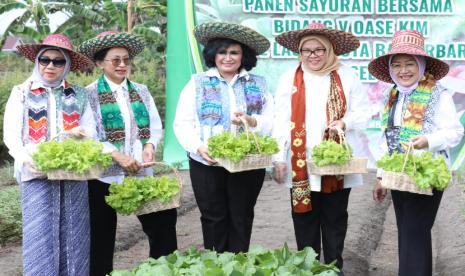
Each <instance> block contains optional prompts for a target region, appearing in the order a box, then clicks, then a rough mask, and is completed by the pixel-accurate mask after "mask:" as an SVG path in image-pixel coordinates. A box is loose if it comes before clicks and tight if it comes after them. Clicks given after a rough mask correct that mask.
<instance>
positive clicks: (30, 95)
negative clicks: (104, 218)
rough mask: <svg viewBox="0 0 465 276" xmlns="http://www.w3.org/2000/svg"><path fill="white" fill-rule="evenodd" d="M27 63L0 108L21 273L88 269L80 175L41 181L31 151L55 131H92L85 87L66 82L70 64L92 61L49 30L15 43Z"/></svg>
mask: <svg viewBox="0 0 465 276" xmlns="http://www.w3.org/2000/svg"><path fill="white" fill-rule="evenodd" d="M18 51H19V54H21V55H22V56H24V57H26V58H27V59H29V60H31V61H33V62H34V69H33V71H32V75H31V76H30V77H29V78H28V79H27V80H26V81H25V82H24V83H22V84H20V85H17V86H15V87H14V88H13V90H12V92H11V95H10V98H9V99H8V102H7V104H6V107H5V118H4V142H5V145H6V146H7V147H8V149H9V153H10V155H11V156H12V157H13V158H14V160H15V163H14V167H15V177H16V179H17V181H18V183H20V185H21V205H22V217H23V221H22V222H23V274H24V275H87V274H88V271H89V265H88V264H89V244H90V236H89V235H90V234H89V215H88V212H89V206H88V195H87V182H86V181H68V180H48V179H47V178H46V176H45V175H44V174H42V173H41V172H40V171H38V170H37V168H36V167H35V165H34V163H33V161H32V158H31V155H32V153H33V152H34V151H35V149H36V147H37V145H38V144H40V143H42V142H45V141H49V140H51V139H53V137H57V135H58V139H61V138H62V137H63V135H59V134H62V133H67V134H69V135H71V136H74V137H77V138H79V137H81V136H83V134H86V135H87V136H95V135H96V131H95V121H94V119H93V117H92V111H91V109H90V106H89V102H88V100H87V93H86V91H85V89H83V88H81V87H78V86H75V85H72V84H70V83H68V82H67V81H66V80H65V78H66V76H67V75H68V73H69V72H70V71H76V70H85V69H87V68H89V67H91V65H92V62H91V61H90V60H89V59H88V58H86V57H85V56H83V55H81V54H79V53H77V52H74V51H73V45H72V44H71V41H70V40H69V38H67V37H66V36H63V35H59V34H55V35H50V36H48V37H46V38H45V39H44V41H43V43H41V44H27V45H21V46H18Z"/></svg>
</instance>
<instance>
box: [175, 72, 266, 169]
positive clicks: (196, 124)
mask: <svg viewBox="0 0 465 276" xmlns="http://www.w3.org/2000/svg"><path fill="white" fill-rule="evenodd" d="M206 74H207V76H215V77H217V78H218V79H219V80H220V81H221V82H224V83H226V84H227V87H228V95H229V104H230V113H231V114H230V118H233V114H234V112H236V111H244V110H241V108H240V107H237V106H236V97H235V94H234V90H233V85H234V83H235V82H236V81H237V80H238V79H239V78H240V77H245V78H248V77H249V74H248V72H247V71H246V70H244V69H243V70H241V72H240V73H239V74H237V75H236V76H234V78H233V79H232V80H231V82H229V83H228V82H227V81H226V80H225V79H224V78H223V77H221V76H220V74H219V72H218V70H217V69H216V68H211V69H210V70H208V71H207V72H206ZM195 85H196V84H195V78H194V76H193V77H192V78H191V79H190V81H189V82H188V83H187V84H186V86H185V87H184V89H183V90H182V92H181V95H180V96H179V101H178V106H177V108H176V116H175V118H174V124H173V129H174V133H175V135H176V138H177V139H178V141H179V143H180V144H181V146H182V147H183V148H184V149H185V150H186V151H187V152H188V153H189V155H190V157H191V158H193V159H194V160H196V161H198V162H201V163H203V164H205V165H208V163H207V162H206V161H205V160H204V159H203V158H202V157H201V156H200V155H199V154H198V153H197V150H198V148H199V147H200V146H202V145H205V146H207V141H208V136H209V135H208V133H209V132H207V131H204V130H203V129H202V128H201V125H200V121H199V118H198V116H197V109H196V87H195ZM273 108H274V104H273V98H272V97H271V96H270V95H269V94H268V93H265V104H264V106H263V109H262V113H261V114H253V115H252V117H254V118H255V119H256V120H257V125H256V126H255V127H254V128H250V130H251V131H257V132H260V133H261V134H267V135H269V134H270V133H271V129H272V127H273V122H272V117H273ZM202 131H204V135H203V138H204V139H203V140H202V135H201V132H202ZM221 131H226V130H223V129H222V127H221V126H215V127H214V128H213V131H212V133H213V134H217V133H219V132H221ZM205 134H206V135H205Z"/></svg>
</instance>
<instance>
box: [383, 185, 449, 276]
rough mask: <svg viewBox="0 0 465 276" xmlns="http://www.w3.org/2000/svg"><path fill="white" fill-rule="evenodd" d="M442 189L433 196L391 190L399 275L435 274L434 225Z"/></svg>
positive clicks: (434, 192) (428, 275)
mask: <svg viewBox="0 0 465 276" xmlns="http://www.w3.org/2000/svg"><path fill="white" fill-rule="evenodd" d="M442 194H443V192H441V191H437V190H433V196H428V195H420V194H414V193H408V192H401V191H391V195H392V202H393V204H394V211H395V214H396V221H397V231H398V233H397V234H398V239H399V240H398V244H399V276H410V275H415V276H430V275H432V274H433V253H432V246H431V228H432V227H433V224H434V220H435V219H436V214H437V212H438V209H439V204H440V203H441V198H442Z"/></svg>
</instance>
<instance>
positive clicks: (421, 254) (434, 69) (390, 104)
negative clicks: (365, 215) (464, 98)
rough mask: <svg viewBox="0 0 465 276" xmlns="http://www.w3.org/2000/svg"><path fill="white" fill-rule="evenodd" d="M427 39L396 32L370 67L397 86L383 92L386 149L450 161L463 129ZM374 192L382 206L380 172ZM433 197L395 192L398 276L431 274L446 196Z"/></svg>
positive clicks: (443, 68) (435, 194)
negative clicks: (439, 216)
mask: <svg viewBox="0 0 465 276" xmlns="http://www.w3.org/2000/svg"><path fill="white" fill-rule="evenodd" d="M423 47H424V38H423V35H422V34H421V33H419V32H417V31H413V30H403V31H398V32H396V33H395V34H394V37H393V39H392V49H391V51H390V52H389V53H388V54H386V55H383V56H380V57H378V58H376V59H374V60H372V61H371V62H370V64H369V66H368V70H369V71H370V73H371V74H372V75H373V76H375V77H376V78H377V79H379V80H382V81H384V82H388V83H393V85H392V86H391V87H389V89H387V90H386V93H385V96H386V97H385V99H386V101H385V105H384V110H383V111H382V117H381V125H382V128H383V134H384V136H385V138H386V145H387V151H388V152H389V153H393V152H405V150H406V149H405V144H408V143H412V144H413V147H414V148H415V149H418V150H426V151H430V152H433V153H434V154H435V155H440V154H441V155H443V156H444V157H445V158H446V162H447V163H448V164H450V161H449V157H448V156H449V153H448V151H449V149H450V148H452V147H454V146H456V145H457V144H458V143H459V142H460V140H461V138H462V136H463V127H462V125H461V124H460V121H459V116H458V114H457V112H456V110H455V106H454V102H453V101H452V96H451V94H450V93H448V92H447V90H446V89H445V88H444V87H442V86H441V85H440V84H439V83H438V82H437V80H439V79H441V78H443V77H444V76H445V75H446V74H447V72H448V71H449V66H448V65H447V64H446V63H445V62H443V61H441V60H439V59H436V58H433V57H431V56H429V55H428V54H426V52H425V51H424V49H423ZM378 176H379V177H378V181H377V183H376V185H375V188H374V190H373V199H374V200H375V201H377V202H382V201H383V200H384V198H385V196H386V192H387V191H386V189H383V188H382V187H381V176H382V174H381V170H379V172H378ZM442 194H443V192H442V191H438V190H436V189H433V195H432V196H429V195H421V194H416V193H410V192H404V191H396V190H392V191H391V195H392V202H393V205H394V211H395V215H396V221H397V228H398V232H399V234H398V245H399V275H400V276H408V275H416V276H428V275H432V273H433V272H432V263H433V262H432V246H431V228H432V227H433V224H434V220H435V218H436V213H437V211H438V209H439V204H440V202H441V198H442Z"/></svg>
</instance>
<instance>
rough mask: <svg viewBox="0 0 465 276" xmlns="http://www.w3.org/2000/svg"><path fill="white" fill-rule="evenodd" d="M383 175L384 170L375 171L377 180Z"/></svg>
mask: <svg viewBox="0 0 465 276" xmlns="http://www.w3.org/2000/svg"><path fill="white" fill-rule="evenodd" d="M383 173H384V170H383V169H380V168H378V169H377V170H376V178H378V177H379V178H382V177H383Z"/></svg>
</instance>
